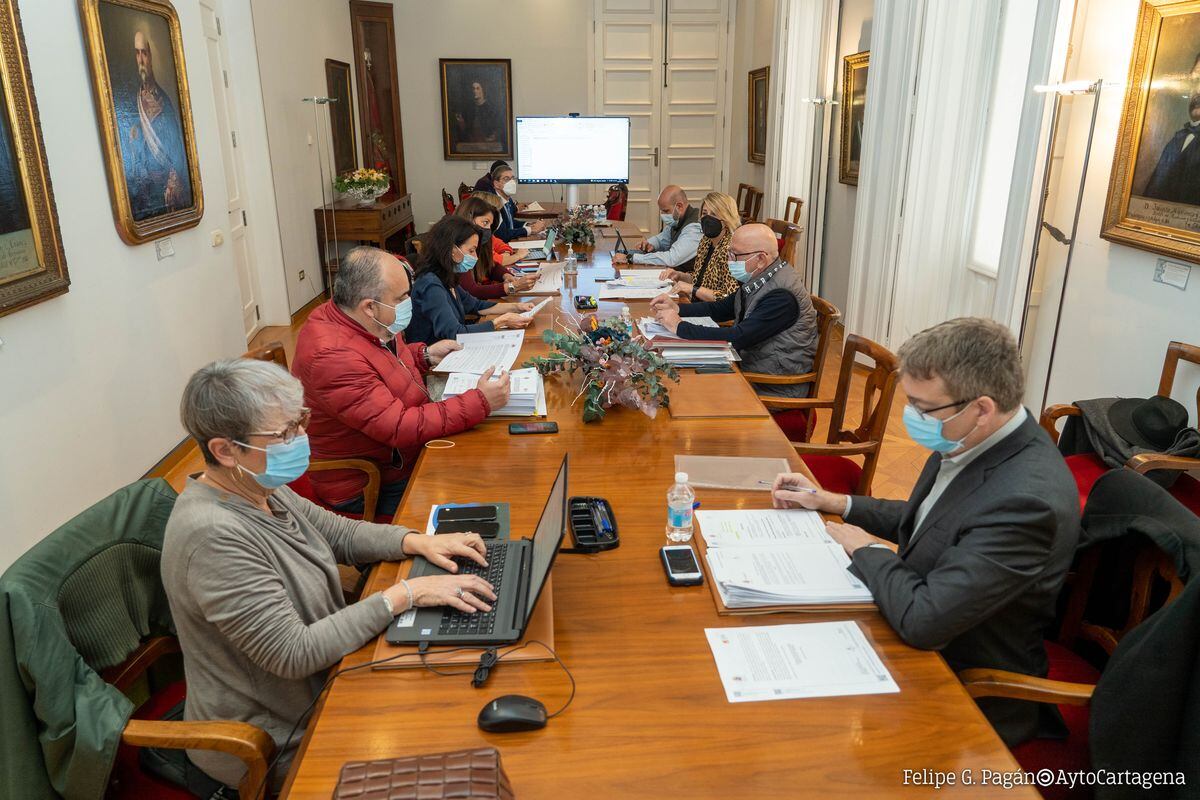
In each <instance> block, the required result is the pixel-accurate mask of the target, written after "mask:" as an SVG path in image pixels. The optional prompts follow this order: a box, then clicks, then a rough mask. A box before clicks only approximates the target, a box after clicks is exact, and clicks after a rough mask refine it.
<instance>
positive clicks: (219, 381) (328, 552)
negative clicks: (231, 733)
mask: <svg viewBox="0 0 1200 800" xmlns="http://www.w3.org/2000/svg"><path fill="white" fill-rule="evenodd" d="M302 400H303V389H302V388H301V386H300V382H299V381H298V380H296V379H295V378H294V377H292V376H291V375H290V374H289V373H288V372H287V371H286V370H284V369H282V368H281V367H279V366H278V365H276V364H273V363H270V362H264V361H252V360H248V359H235V360H227V361H217V362H214V363H212V364H209V365H208V366H206V367H204V368H203V369H201V370H200V371H198V372H197V373H196V374H195V375H193V376H192V378H191V380H190V381H188V384H187V387H186V388H185V389H184V393H183V400H182V403H181V404H180V414H181V417H182V419H183V425H184V427H185V428H186V429H187V431H188V433H189V434H190V435H191V436H192V438H193V439H195V440H196V442H197V444H198V445H199V447H200V451H201V453H203V455H204V471H203V472H202V473H200V474H199V475H197V476H195V477H192V478H190V479H189V480H188V483H187V486H186V487H185V488H184V490H183V492H182V493H181V494H180V495H179V499H178V500H177V501H176V503H175V507H174V509H173V510H172V512H171V517H170V519H169V520H168V521H167V527H166V533H165V535H164V541H163V553H162V562H161V571H162V579H163V586H164V588H165V590H166V593H167V598H168V600H169V601H170V606H171V615H172V617H173V620H174V623H175V628H176V630H177V632H178V635H179V643H180V647H181V648H182V651H183V660H184V668H185V671H186V674H187V683H188V686H187V702H186V706H185V709H184V718H185V719H187V720H240V721H244V722H249V723H251V724H254V725H257V726H259V727H260V728H262V729H264V730H265V731H266V732H267V733H268V734H269V735H270V736H271V738H272V739H274V741H275V746H276V747H277V748H280V750H281V753H282V755H281V757H280V760H279V763H277V764H276V768H275V772H274V782H275V786H276V788H278V785H279V784H280V783H281V782H282V779H283V777H284V776H285V775H286V774H287V767H288V762H289V761H290V759H291V756H292V754H293V749H292V748H293V747H294V745H295V744H297V743H298V741H299V738H300V737H299V736H296V737H294V738H293V740H292V742H291V743H290V745H291V746H289V742H288V741H287V739H288V736H289V733H290V732H292V730H293V725H296V726H298V729H300V730H302V729H303V720H302V719H301V716H302V715H303V714H304V712H305V710H306V709H307V708H308V707H309V705H310V704H311V703H312V701H313V700H314V699H315V698H316V696H317V694H318V693H319V691H320V689H321V686H322V684H323V683H324V681H325V678H326V675H327V672H328V670H329V668H330V667H332V666H334V665H335V664H337V662H338V661H339V660H340V659H341V658H342V657H343V656H345V655H347V654H348V653H352V652H354V651H355V650H357V649H358V648H360V647H362V646H363V645H364V644H366V643H367V642H368V641H370V640H371V639H373V638H374V637H375V636H377V635H378V634H379V633H380V632H382V631H383V630H384V629H385V628H386V627H387V626H388V624H389V623H390V622H391V621H392V618H393V617H394V616H395V615H397V614H401V613H403V612H404V611H407V610H408V609H410V608H413V607H415V606H442V605H448V606H453V607H454V608H457V609H459V610H461V611H465V612H472V611H475V610H479V609H484V610H486V609H488V608H490V604H491V603H492V602H494V601H495V594H494V593H493V591H492V587H491V585H490V584H488V583H487V582H485V581H484V580H482V579H481V578H478V577H476V576H471V575H443V576H437V577H425V578H414V579H412V580H409V581H400V582H399V583H397V584H395V585H393V586H389V587H388V588H386V589H384V590H383V591H381V592H378V593H376V594H373V595H370V596H369V597H366V598H363V599H362V600H359V601H358V602H356V603H352V604H350V605H347V604H346V602H345V600H344V599H343V596H342V590H341V581H340V578H339V575H338V569H337V565H338V563H344V564H356V565H360V564H368V563H372V562H375V561H381V560H389V561H393V560H399V559H403V558H406V557H408V556H415V555H421V556H424V557H425V558H427V559H429V560H430V561H432V562H433V563H435V564H437V565H439V566H442V567H445V568H446V569H447V570H449V571H450V572H457V569H458V568H457V566H456V565H455V564H454V562H453V561H451V559H452V558H455V557H458V558H465V559H470V560H472V561H475V562H477V563H479V564H484V563H485V560H484V554H485V553H486V550H485V549H484V546H483V542H482V540H481V539H480V538H479V536H477V535H475V534H447V535H442V536H436V537H433V536H423V535H420V534H417V533H415V532H414V531H410V530H409V529H407V528H402V527H398V526H393V525H377V524H374V523H370V522H362V521H359V520H354V519H350V518H348V517H343V516H340V515H338V514H334V513H333V512H330V511H326V510H325V509H323V508H321V507H320V506H317V505H314V504H313V503H310V502H309V501H307V500H305V499H304V498H302V497H300V496H299V495H297V494H296V493H294V492H293V491H291V490H290V489H289V488H288V487H287V484H288V482H290V481H293V480H295V479H296V478H298V477H300V476H301V475H302V474H304V471H305V470H306V469H307V468H308V436H307V434H306V432H305V424H306V423H307V422H308V419H309V411H308V409H306V408H303V407H302V406H301V402H302ZM189 757H190V758H191V759H192V761H193V762H194V763H195V764H196V766H198V767H199V768H200V769H202V770H203V771H204V772H205V773H207V774H208V775H209V776H211V777H212V778H214V779H215V780H217V781H220V782H221V783H223V784H225V785H227V786H237V785H238V783H239V782H240V781H241V779H242V777H243V774H244V772H245V770H244V767H243V765H242V763H241V762H240V761H238V760H237V759H236V758H234V757H232V756H229V755H226V754H222V753H215V752H210V751H200V750H192V751H189Z"/></svg>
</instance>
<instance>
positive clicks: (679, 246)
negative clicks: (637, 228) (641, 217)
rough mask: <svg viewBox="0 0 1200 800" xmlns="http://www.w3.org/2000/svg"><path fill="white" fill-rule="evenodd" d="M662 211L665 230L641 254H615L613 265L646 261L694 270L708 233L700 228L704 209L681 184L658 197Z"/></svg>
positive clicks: (646, 243)
mask: <svg viewBox="0 0 1200 800" xmlns="http://www.w3.org/2000/svg"><path fill="white" fill-rule="evenodd" d="M658 212H659V214H660V215H661V216H662V221H663V229H662V231H661V232H660V233H659V234H658V235H657V236H651V237H650V238H649V239H647V240H646V241H644V242H642V243H641V245H640V246H639V248H640V249H641V251H642V252H640V253H633V254H632V255H629V256H625V255H624V254H623V253H613V256H612V263H613V264H616V265H620V264H626V263H629V264H643V265H646V266H652V267H669V268H671V269H677V270H681V271H683V272H691V271H692V264H693V262H694V261H695V260H696V249H697V248H698V247H699V246H700V239H701V238H702V237H703V236H704V232H703V231H702V230H701V228H700V209H698V208H693V207H692V206H691V204H689V203H688V197H687V192H685V191H684V190H683V189H682V188H681V187H679V186H675V185H671V186H668V187H666V188H665V189H663V190H662V193H661V194H659V196H658Z"/></svg>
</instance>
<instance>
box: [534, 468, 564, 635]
mask: <svg viewBox="0 0 1200 800" xmlns="http://www.w3.org/2000/svg"><path fill="white" fill-rule="evenodd" d="M567 458H568V456H563V460H562V466H560V467H559V468H558V477H557V478H555V479H554V487H553V488H552V489H550V499H548V500H547V501H546V507H545V508H544V509H542V518H541V519H539V520H538V526H537V531H536V532H535V533H534V534H533V566H532V568H531V569H530V574H529V581H530V582H529V606H528V608H526V609H525V619H529V618H530V617H532V616H533V607H534V606H535V605H537V600H538V595H540V594H541V593H542V586H543V585H544V584H545V583H546V575H547V574H549V572H550V566H551V565H552V564H553V563H554V556H555V554H557V553H558V548H559V547H561V546H562V540H563V536H564V535H565V534H566V530H567Z"/></svg>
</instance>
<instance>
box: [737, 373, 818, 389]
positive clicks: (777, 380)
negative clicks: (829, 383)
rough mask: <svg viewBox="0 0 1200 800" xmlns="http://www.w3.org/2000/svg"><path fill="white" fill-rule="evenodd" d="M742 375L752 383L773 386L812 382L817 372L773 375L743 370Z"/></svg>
mask: <svg viewBox="0 0 1200 800" xmlns="http://www.w3.org/2000/svg"><path fill="white" fill-rule="evenodd" d="M742 377H743V378H745V379H746V380H748V381H750V382H751V383H761V384H764V385H773V386H794V385H799V384H802V383H812V382H813V381H815V380H816V379H817V373H815V372H806V373H804V374H803V375H773V374H771V373H769V372H747V371H745V370H742Z"/></svg>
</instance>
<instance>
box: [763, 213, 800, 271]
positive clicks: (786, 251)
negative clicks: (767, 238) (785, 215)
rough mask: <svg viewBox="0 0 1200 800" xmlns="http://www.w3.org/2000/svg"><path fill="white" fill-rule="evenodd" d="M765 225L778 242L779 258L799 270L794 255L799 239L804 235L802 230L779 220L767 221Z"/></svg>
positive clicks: (798, 245)
mask: <svg viewBox="0 0 1200 800" xmlns="http://www.w3.org/2000/svg"><path fill="white" fill-rule="evenodd" d="M766 225H767V227H768V228H770V229H771V230H773V231H775V238H776V239H778V240H779V257H780V258H782V259H783V260H784V261H786V262H787V263H789V264H791V265H792V266H793V267H795V268H796V269H799V267H798V266H797V264H796V253H798V252H799V250H800V237H801V236H803V235H804V228H802V227H800V226H799V225H796V224H794V223H791V222H784V221H783V220H781V219H769V220H767V221H766Z"/></svg>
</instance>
